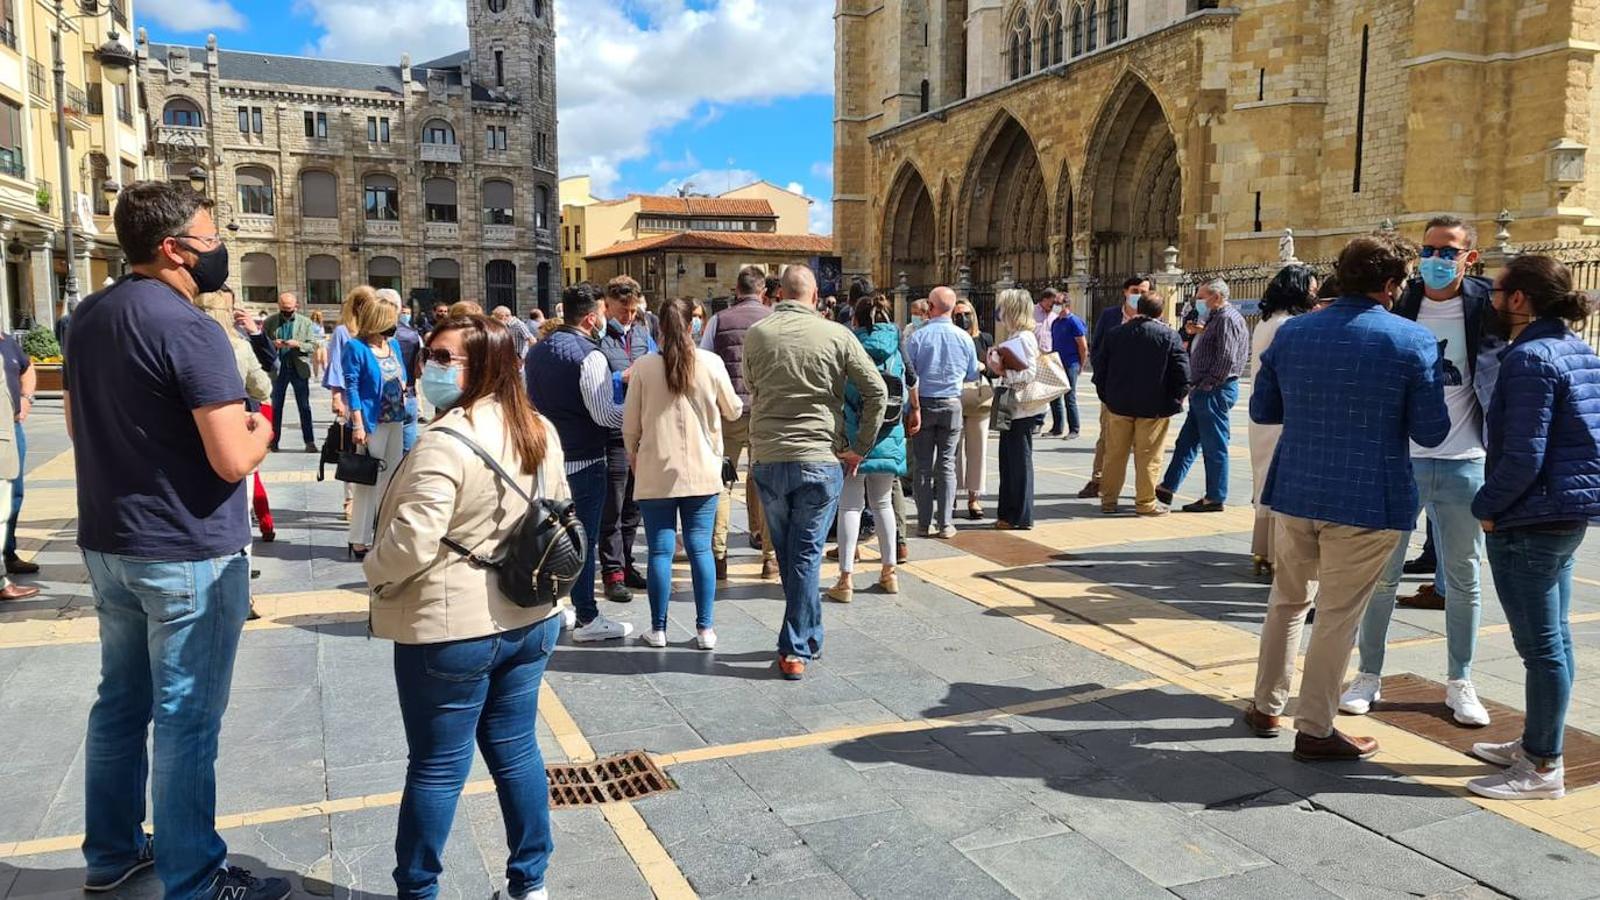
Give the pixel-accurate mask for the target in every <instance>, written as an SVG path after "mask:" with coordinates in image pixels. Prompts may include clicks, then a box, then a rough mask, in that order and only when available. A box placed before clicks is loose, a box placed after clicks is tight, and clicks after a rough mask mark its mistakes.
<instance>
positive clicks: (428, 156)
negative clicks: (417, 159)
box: [421, 143, 461, 163]
mask: <svg viewBox="0 0 1600 900" xmlns="http://www.w3.org/2000/svg"><path fill="white" fill-rule="evenodd" d="M421 156H422V161H423V162H441V163H458V162H461V145H460V144H429V143H424V144H423V145H422V152H421Z"/></svg>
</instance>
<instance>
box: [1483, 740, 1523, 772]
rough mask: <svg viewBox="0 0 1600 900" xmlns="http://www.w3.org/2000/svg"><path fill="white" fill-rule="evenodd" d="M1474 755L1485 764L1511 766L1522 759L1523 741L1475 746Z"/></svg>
mask: <svg viewBox="0 0 1600 900" xmlns="http://www.w3.org/2000/svg"><path fill="white" fill-rule="evenodd" d="M1472 755H1473V756H1476V757H1477V758H1479V759H1481V760H1483V761H1484V762H1487V763H1494V764H1495V765H1497V766H1509V765H1511V764H1512V763H1514V762H1516V761H1517V760H1519V759H1521V758H1522V741H1521V740H1515V741H1506V742H1505V743H1504V744H1487V743H1477V744H1473V745H1472Z"/></svg>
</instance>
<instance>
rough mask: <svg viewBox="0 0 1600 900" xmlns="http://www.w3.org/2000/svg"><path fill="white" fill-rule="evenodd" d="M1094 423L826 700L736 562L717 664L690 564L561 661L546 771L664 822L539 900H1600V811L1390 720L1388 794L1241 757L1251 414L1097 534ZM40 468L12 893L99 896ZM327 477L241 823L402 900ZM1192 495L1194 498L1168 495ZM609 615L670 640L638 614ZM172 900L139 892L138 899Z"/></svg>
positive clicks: (594, 848) (8, 688) (247, 651)
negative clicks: (602, 783)
mask: <svg viewBox="0 0 1600 900" xmlns="http://www.w3.org/2000/svg"><path fill="white" fill-rule="evenodd" d="M1085 386H1086V387H1087V385H1085ZM316 408H317V409H318V410H319V411H320V410H325V409H326V408H327V404H326V397H325V395H320V396H319V397H318V398H317V402H316ZM1096 412H1097V408H1096V407H1095V405H1094V404H1093V403H1092V402H1090V403H1088V404H1087V408H1086V410H1085V428H1084V433H1083V437H1082V439H1081V440H1078V441H1075V442H1064V441H1060V440H1057V439H1050V438H1040V440H1039V443H1038V445H1037V453H1036V456H1035V462H1036V465H1037V469H1038V474H1039V479H1038V497H1037V518H1038V521H1039V525H1040V527H1038V528H1037V529H1036V530H1034V531H1032V532H1029V533H1026V534H997V533H995V532H993V531H992V530H990V529H988V528H987V523H984V524H982V525H979V524H977V523H967V522H965V521H963V522H962V523H961V525H962V535H961V536H960V537H958V538H957V539H956V540H955V541H953V542H938V541H926V540H914V541H912V548H911V554H912V562H911V564H910V565H909V566H907V567H906V568H905V569H904V570H903V576H902V591H903V593H901V594H900V595H898V596H892V597H891V596H885V595H881V594H877V593H873V592H861V593H858V594H857V595H856V601H855V603H854V604H852V605H849V606H840V605H834V604H830V605H828V606H827V608H826V610H825V620H826V624H827V639H826V644H825V647H824V651H823V658H822V660H821V661H820V662H818V663H816V664H815V665H813V666H812V667H810V669H809V670H808V672H807V674H806V679H805V680H804V681H802V682H800V683H786V682H783V681H781V680H779V679H778V677H777V674H776V672H775V670H774V667H773V656H774V646H775V629H776V627H777V626H778V624H779V622H780V620H781V617H782V610H783V604H782V601H781V599H779V589H778V587H777V585H776V584H775V583H766V582H762V581H761V580H760V579H759V578H758V571H759V568H760V565H759V557H758V556H757V555H756V554H755V553H754V551H751V550H749V549H748V546H747V544H746V542H745V540H744V539H743V535H742V534H741V535H740V536H739V537H738V538H736V539H735V540H734V541H732V542H731V543H732V544H734V546H735V547H736V550H735V553H736V554H737V555H736V556H735V558H734V559H733V560H732V561H731V562H732V565H731V570H732V573H733V578H732V581H731V583H730V584H728V585H726V586H724V588H723V590H721V591H720V592H719V596H718V604H717V632H718V634H719V636H720V639H721V641H720V644H719V647H718V650H717V651H716V652H715V653H703V652H700V651H698V650H695V649H693V648H692V639H693V634H694V631H693V607H692V604H691V603H690V602H689V598H688V595H687V587H688V585H687V577H688V576H687V567H686V566H685V565H683V564H681V563H680V564H679V566H678V571H677V575H678V579H677V587H678V588H679V591H680V592H679V594H678V595H677V596H676V597H675V602H674V606H673V615H672V624H671V625H670V627H669V631H668V635H669V639H670V641H671V644H670V646H669V647H668V648H666V649H664V650H655V649H649V648H646V647H644V646H642V645H640V644H636V643H633V642H629V643H627V644H625V645H620V646H619V645H617V644H610V645H599V646H596V645H586V646H581V647H574V646H566V645H564V646H563V647H562V648H561V649H560V650H558V651H557V653H556V655H555V657H554V659H553V661H552V663H551V666H550V670H549V674H548V677H547V680H546V690H545V693H544V696H543V700H542V702H541V709H540V713H541V716H540V717H541V720H542V721H541V723H540V731H539V734H540V744H541V747H542V748H543V750H544V753H545V756H546V759H547V761H549V762H560V761H564V760H571V761H582V760H587V759H590V758H593V757H594V756H595V755H606V754H611V753H618V752H623V751H630V750H645V751H648V752H649V753H651V754H652V755H653V756H654V758H655V761H656V762H657V763H658V764H659V765H660V766H661V768H662V769H663V770H664V771H665V772H666V774H667V775H668V776H669V777H670V779H671V781H672V782H673V785H674V789H672V790H669V791H667V792H665V793H661V794H657V795H654V796H650V797H647V798H645V799H642V800H639V801H637V802H634V803H631V804H606V805H603V806H596V807H588V808H579V809H572V810H562V811H558V812H556V813H554V814H553V816H554V822H555V830H556V850H555V855H554V858H553V860H552V863H551V867H550V875H549V886H550V893H551V896H552V897H555V898H559V900H567V898H580V897H581V898H597V900H622V898H631V897H650V896H652V895H654V896H660V897H674V898H676V897H688V896H695V895H699V896H703V897H796V898H801V897H804V898H836V897H869V898H879V897H884V898H887V897H914V898H922V900H925V898H933V897H961V898H987V897H1008V896H1018V897H1040V898H1045V897H1049V898H1122V897H1129V898H1144V897H1152V898H1153V897H1172V896H1177V897H1183V898H1228V900H1245V898H1255V897H1260V898H1273V900H1282V898H1296V900H1300V898H1305V900H1310V898H1323V897H1339V898H1347V900H1357V898H1361V900H1367V898H1372V900H1379V898H1400V897H1440V898H1446V897H1448V898H1487V897H1499V896H1513V897H1526V898H1562V900H1569V898H1583V897H1596V896H1600V855H1597V854H1600V788H1588V789H1585V790H1579V791H1574V792H1573V793H1571V794H1569V796H1568V797H1567V798H1566V799H1564V800H1560V801H1544V802H1530V803H1523V804H1509V803H1493V802H1489V801H1483V802H1479V801H1477V800H1476V799H1475V798H1472V797H1471V796H1470V795H1468V794H1467V793H1466V791H1465V790H1464V788H1463V784H1464V782H1465V781H1466V780H1468V779H1469V778H1472V777H1476V776H1479V775H1482V774H1485V773H1486V772H1487V771H1488V769H1487V767H1485V766H1483V765H1482V764H1479V763H1477V762H1475V761H1473V760H1472V759H1470V758H1468V757H1466V756H1464V755H1462V754H1460V753H1459V752H1457V751H1453V750H1451V749H1449V748H1448V747H1445V746H1444V745H1442V744H1440V743H1436V742H1434V741H1433V740H1429V739H1427V738H1425V737H1422V736H1418V735H1415V734H1412V733H1409V732H1406V731H1402V730H1399V729H1398V728H1396V727H1393V726H1391V725H1389V724H1385V723H1382V722H1378V721H1370V720H1361V721H1352V720H1349V719H1344V720H1342V721H1341V725H1342V726H1343V727H1346V728H1348V729H1352V730H1354V731H1356V732H1358V733H1364V734H1372V735H1374V736H1376V737H1378V738H1379V739H1380V740H1381V741H1382V742H1383V747H1384V751H1383V752H1382V753H1381V754H1380V755H1379V756H1378V757H1377V758H1376V759H1374V760H1372V761H1371V762H1367V763H1353V764H1340V765H1324V766H1316V767H1313V766H1308V765H1304V764H1301V763H1297V762H1294V761H1293V760H1292V759H1291V758H1290V756H1289V750H1290V745H1291V742H1292V735H1286V736H1284V737H1281V738H1278V739H1274V740H1261V739H1258V738H1255V737H1252V736H1250V735H1248V734H1247V733H1246V732H1245V731H1244V729H1243V728H1242V727H1241V726H1240V725H1239V724H1238V722H1237V714H1238V711H1239V709H1240V708H1241V707H1242V706H1243V703H1244V698H1246V697H1248V695H1249V692H1250V686H1251V684H1252V681H1253V678H1254V658H1255V648H1256V635H1257V633H1258V631H1259V629H1260V626H1261V621H1262V619H1263V615H1264V612H1265V603H1266V597H1267V590H1268V585H1267V583H1266V581H1265V580H1264V579H1258V578H1255V577H1253V576H1252V574H1251V571H1250V557H1249V543H1250V529H1251V526H1252V511H1251V509H1250V507H1249V504H1248V500H1249V494H1250V490H1249V487H1250V466H1249V456H1248V452H1247V451H1246V449H1245V428H1244V424H1245V413H1244V410H1243V408H1242V406H1241V407H1240V408H1239V409H1237V410H1235V416H1234V422H1235V431H1234V441H1233V449H1232V455H1231V458H1232V464H1233V469H1232V477H1233V498H1232V499H1233V502H1232V504H1231V505H1230V507H1229V509H1228V511H1227V512H1225V513H1222V514H1217V515H1182V514H1175V515H1172V516H1170V517H1168V518H1166V519H1161V520H1147V519H1137V518H1134V517H1132V516H1128V517H1118V518H1110V519H1107V518H1103V517H1102V516H1101V515H1100V514H1099V510H1098V501H1094V500H1079V499H1077V497H1076V493H1077V490H1078V489H1079V488H1080V487H1081V486H1082V485H1083V482H1084V481H1085V479H1086V477H1087V475H1088V468H1089V465H1090V459H1091V456H1092V454H1093V451H1094V415H1095V414H1096ZM1176 432H1177V429H1176V427H1174V428H1173V429H1172V434H1173V435H1174V436H1176ZM29 440H30V448H29V449H30V456H29V460H28V466H29V476H28V485H27V489H28V501H27V507H26V508H25V510H24V513H23V523H22V526H21V536H22V545H23V554H24V556H26V555H28V554H29V553H30V552H33V551H38V553H39V561H40V562H41V563H42V564H43V565H44V567H45V571H44V574H43V575H42V576H41V577H40V579H39V580H37V581H36V582H35V583H37V584H39V585H40V586H41V587H42V588H44V593H43V594H42V595H41V596H39V597H38V598H35V599H33V600H30V601H25V602H19V603H10V604H5V605H4V606H0V897H10V898H23V897H44V896H81V895H80V894H79V891H78V885H79V884H81V882H82V878H83V874H84V873H83V868H82V858H81V856H80V855H79V853H78V851H77V846H78V844H79V842H80V840H81V837H80V834H81V832H82V830H83V737H84V724H85V719H86V715H87V712H88V708H89V705H90V703H91V702H92V700H93V697H94V690H95V683H96V678H97V673H98V662H99V658H98V654H99V647H98V645H97V643H96V622H95V618H94V615H93V609H92V601H91V598H90V596H89V591H88V588H87V585H86V583H85V574H84V571H83V567H82V563H81V560H80V558H79V556H78V554H77V552H76V550H75V547H74V534H73V527H74V522H73V519H74V516H75V512H74V510H75V500H74V494H73V486H72V479H73V461H72V457H71V453H70V449H69V445H68V442H67V440H66V436H65V432H64V428H63V426H62V421H61V410H60V403H59V401H46V402H43V403H42V404H41V406H40V407H39V408H37V409H36V411H35V418H34V420H33V421H32V422H31V423H30V427H29ZM287 443H289V442H286V444H287ZM991 448H992V444H991ZM992 460H993V454H992V453H991V481H990V485H989V487H990V497H991V499H990V501H989V504H990V511H991V512H992V503H993V501H992V496H993V490H994V487H995V480H994V476H993V474H992V473H993V462H992ZM95 464H97V465H104V466H119V465H138V464H139V461H138V460H99V461H95ZM315 464H316V459H315V457H314V456H311V455H307V454H304V453H282V454H275V455H273V456H271V457H269V458H268V460H267V463H266V466H265V472H266V477H267V480H268V483H269V490H270V491H271V494H272V503H273V507H274V513H275V516H276V519H277V533H278V541H277V543H274V544H258V545H257V546H256V548H255V549H256V567H257V568H259V569H260V570H261V577H260V579H259V580H258V581H257V582H256V583H255V589H256V595H257V600H256V604H257V607H258V609H259V610H260V612H261V613H262V616H263V618H262V620H261V621H259V622H254V623H251V624H250V625H249V626H248V629H247V631H246V633H245V635H244V639H243V644H242V648H241V650H240V653H239V658H238V663H237V667H236V671H235V676H234V684H233V699H232V705H231V707H230V709H229V711H228V716H227V719H226V722H225V724H224V727H223V734H222V753H221V758H220V760H219V762H218V776H219V777H218V782H219V798H218V801H219V802H218V815H219V818H220V827H221V828H222V833H223V835H224V837H225V838H226V839H227V841H228V843H229V846H230V850H231V857H232V862H233V863H235V864H237V865H242V866H244V867H246V868H250V869H253V870H255V871H256V874H258V875H260V874H263V873H266V872H271V873H283V874H288V875H289V876H290V878H291V881H292V882H293V884H294V886H295V890H296V895H297V896H336V897H350V896H367V895H374V896H385V895H392V894H393V890H394V885H393V882H392V880H391V878H390V870H391V869H392V867H393V865H394V855H393V849H392V843H393V837H394V827H395V819H396V810H397V805H398V803H399V793H398V792H399V790H400V788H401V786H402V784H403V779H404V770H405V760H406V745H405V740H404V737H403V734H402V730H401V726H400V718H399V714H398V707H397V704H396V700H395V691H394V683H393V676H392V672H391V662H390V658H391V646H392V645H390V644H389V643H388V642H385V641H380V640H374V639H371V638H369V637H368V636H367V633H366V612H365V610H366V598H365V594H364V588H365V585H364V582H363V579H362V576H361V571H360V568H359V567H358V566H357V565H356V564H355V563H354V562H350V561H347V560H346V559H345V558H344V556H345V551H344V541H345V524H344V522H343V520H342V519H341V517H340V501H341V486H340V485H339V484H338V483H337V482H334V481H332V480H331V478H330V480H329V481H326V482H321V483H319V482H318V481H317V480H316V465H315ZM330 474H331V473H330ZM1202 483H1203V472H1201V471H1200V470H1199V469H1198V468H1197V469H1196V471H1195V472H1194V473H1193V474H1191V476H1190V483H1189V484H1188V485H1186V486H1185V490H1183V491H1181V492H1180V494H1179V496H1180V497H1181V498H1186V499H1193V498H1194V497H1196V496H1198V494H1197V493H1196V491H1197V490H1198V489H1199V488H1200V487H1201V485H1202ZM1130 489H1131V488H1130ZM743 513H744V509H743V507H742V506H739V507H737V508H736V509H735V510H734V520H735V522H736V523H741V522H742V520H743ZM736 527H737V526H736ZM640 553H641V557H642V554H643V550H642V545H641V549H640ZM868 555H869V557H870V556H871V554H870V553H869V554H868ZM874 567H875V563H873V562H870V561H869V562H865V563H863V565H862V566H861V567H860V568H861V571H862V573H863V575H862V577H861V578H860V581H861V582H862V583H865V582H866V581H867V580H868V579H867V578H866V573H870V572H872V571H873V569H874ZM1485 573H1486V576H1487V567H1485ZM834 574H835V570H834V569H833V567H832V566H831V565H830V566H828V567H827V568H826V569H825V570H824V577H823V582H824V584H825V585H826V584H827V583H830V582H831V579H832V577H833V575H834ZM1578 575H1579V582H1580V583H1579V585H1578V592H1577V598H1576V600H1575V602H1574V604H1573V611H1572V618H1573V630H1574V633H1575V636H1576V638H1577V640H1578V644H1579V647H1578V658H1579V677H1580V679H1581V680H1580V681H1579V683H1578V685H1577V687H1576V690H1575V692H1574V693H1575V696H1574V704H1573V710H1572V716H1571V720H1570V725H1571V726H1572V727H1573V728H1577V729H1585V730H1588V731H1592V732H1597V733H1600V544H1597V542H1596V541H1594V540H1591V541H1590V544H1589V546H1588V547H1586V548H1585V549H1584V551H1583V553H1582V555H1581V556H1580V559H1579V564H1578ZM1486 582H1487V577H1486ZM1416 583H1417V579H1408V584H1407V585H1406V586H1405V587H1403V588H1402V589H1403V590H1406V591H1408V592H1409V590H1410V589H1411V588H1412V587H1414V585H1415V584H1416ZM602 609H603V611H604V612H605V613H606V614H607V615H610V616H612V617H615V618H618V619H622V620H625V621H628V622H631V623H633V625H634V627H635V629H636V631H639V630H643V629H644V628H645V627H646V624H647V613H648V610H647V605H646V603H645V599H644V597H643V595H642V592H641V593H640V595H639V596H638V597H637V598H636V599H635V601H634V602H633V603H632V604H628V605H620V604H615V603H607V602H605V601H602ZM1443 627H1444V616H1443V613H1438V612H1420V611H1407V610H1401V611H1399V612H1398V613H1397V615H1396V621H1395V626H1394V628H1393V630H1392V633H1391V640H1392V643H1393V650H1392V652H1391V653H1390V655H1389V668H1390V673H1391V674H1392V673H1400V672H1407V671H1409V672H1414V673H1416V674H1418V675H1421V676H1423V677H1426V678H1430V679H1434V680H1437V681H1441V682H1442V680H1443V677H1444V666H1445V649H1444V635H1443ZM1521 671H1522V667H1521V662H1520V661H1519V660H1518V658H1517V656H1516V653H1515V651H1514V650H1513V648H1512V645H1511V639H1510V636H1509V633H1508V632H1507V629H1506V627H1505V625H1504V616H1503V614H1502V613H1501V611H1500V608H1499V604H1498V602H1497V601H1496V600H1495V599H1494V592H1493V589H1492V585H1489V584H1487V583H1486V587H1485V601H1484V617H1483V625H1482V638H1481V642H1480V646H1479V654H1478V663H1477V667H1476V674H1475V680H1476V682H1477V685H1478V687H1479V690H1480V691H1481V693H1482V694H1483V695H1484V696H1485V697H1486V698H1487V699H1490V700H1495V701H1499V702H1501V703H1504V704H1507V705H1509V706H1512V707H1517V708H1520V707H1521V705H1522V675H1521ZM1439 699H1441V700H1442V696H1441V697H1440V698H1439ZM504 854H505V844H504V840H503V836H502V830H501V824H500V814H499V809H498V806H497V805H496V802H495V798H494V794H493V788H492V785H491V784H490V782H489V781H488V776H487V772H486V770H485V769H484V768H483V766H482V763H481V761H479V762H478V764H477V765H476V767H475V771H474V774H473V776H472V781H471V782H470V783H469V785H468V788H467V791H466V794H465V796H464V797H463V798H462V802H461V807H460V811H459V813H458V815H457V819H456V824H455V830H454V832H453V833H452V835H451V838H450V843H449V846H448V850H447V853H446V863H445V864H446V867H447V869H446V872H445V876H444V880H443V885H442V889H443V892H444V895H445V896H448V897H467V898H476V900H482V898H487V897H489V896H490V894H491V892H492V891H493V890H495V889H496V888H498V887H500V884H499V880H498V879H499V875H498V873H499V871H500V870H501V869H502V868H503V860H504ZM158 893H159V888H158V886H157V884H156V881H155V879H154V878H153V877H146V878H142V879H140V880H138V881H135V882H133V883H130V884H129V885H128V886H127V887H126V888H124V889H123V890H121V891H120V892H119V895H120V896H125V897H152V896H155V895H157V894H158Z"/></svg>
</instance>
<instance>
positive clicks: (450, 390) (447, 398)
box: [422, 362, 461, 409]
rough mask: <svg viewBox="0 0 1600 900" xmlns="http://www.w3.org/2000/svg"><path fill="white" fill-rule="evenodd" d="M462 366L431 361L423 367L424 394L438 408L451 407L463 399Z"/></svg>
mask: <svg viewBox="0 0 1600 900" xmlns="http://www.w3.org/2000/svg"><path fill="white" fill-rule="evenodd" d="M460 378H461V367H460V366H441V365H439V364H438V363H435V362H430V363H428V364H427V365H425V366H423V367H422V396H424V397H426V398H427V399H428V402H429V403H431V404H433V405H434V407H436V408H438V409H450V408H451V407H453V406H455V405H456V402H457V401H459V400H460V399H461V384H460Z"/></svg>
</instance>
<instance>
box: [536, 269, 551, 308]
mask: <svg viewBox="0 0 1600 900" xmlns="http://www.w3.org/2000/svg"><path fill="white" fill-rule="evenodd" d="M533 284H534V292H535V293H536V294H537V295H538V301H539V308H540V309H542V310H544V311H545V312H546V313H550V312H554V309H553V308H552V307H551V306H550V264H549V263H547V262H542V263H539V268H538V270H537V275H536V277H535V278H534V283H533Z"/></svg>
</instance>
